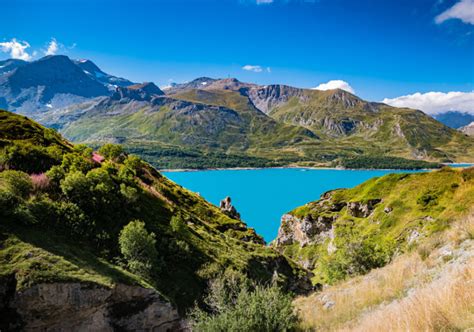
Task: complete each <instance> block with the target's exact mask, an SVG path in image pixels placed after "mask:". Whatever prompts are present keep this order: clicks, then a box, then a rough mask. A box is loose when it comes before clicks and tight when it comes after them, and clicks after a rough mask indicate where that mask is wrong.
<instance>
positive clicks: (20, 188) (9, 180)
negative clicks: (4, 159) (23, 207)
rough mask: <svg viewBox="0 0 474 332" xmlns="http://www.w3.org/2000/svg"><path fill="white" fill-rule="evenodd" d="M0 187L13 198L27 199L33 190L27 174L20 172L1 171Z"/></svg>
mask: <svg viewBox="0 0 474 332" xmlns="http://www.w3.org/2000/svg"><path fill="white" fill-rule="evenodd" d="M0 185H3V187H5V189H6V190H8V191H9V192H11V193H12V194H13V195H15V196H19V197H22V198H27V197H28V195H29V194H30V193H31V191H32V190H33V184H32V182H31V178H30V176H29V175H28V174H26V173H23V172H21V171H12V170H9V171H3V172H1V173H0Z"/></svg>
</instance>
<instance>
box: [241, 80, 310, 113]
mask: <svg viewBox="0 0 474 332" xmlns="http://www.w3.org/2000/svg"><path fill="white" fill-rule="evenodd" d="M245 94H246V95H247V96H248V97H249V99H250V100H251V101H252V103H253V104H254V106H255V107H256V108H258V109H259V110H260V111H262V112H263V113H265V114H268V113H270V111H271V110H272V109H273V108H275V107H278V106H279V105H283V104H285V103H287V102H288V101H289V100H290V99H291V98H293V97H297V98H300V99H302V100H306V99H307V98H306V97H305V90H304V89H298V88H294V87H291V86H287V85H278V84H273V85H267V86H263V87H262V86H259V87H254V88H251V89H248V90H246V91H245Z"/></svg>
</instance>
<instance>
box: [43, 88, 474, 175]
mask: <svg viewBox="0 0 474 332" xmlns="http://www.w3.org/2000/svg"><path fill="white" fill-rule="evenodd" d="M234 83H235V84H237V86H239V84H240V85H242V87H243V88H242V89H240V90H239V89H238V88H235V90H232V89H222V88H216V89H214V88H213V89H211V88H206V89H204V90H202V89H191V90H187V91H181V92H178V93H176V94H173V95H170V96H166V97H162V98H161V99H160V102H159V103H152V102H149V103H140V104H137V105H136V107H137V108H136V109H135V111H134V112H130V111H129V110H130V109H131V108H133V107H135V106H134V104H133V103H134V102H135V101H133V100H127V102H123V101H118V100H115V99H113V98H111V99H108V100H107V102H100V103H96V104H94V103H91V102H87V103H85V104H83V105H79V106H75V108H74V109H72V110H67V111H65V112H66V113H65V114H64V117H63V118H64V119H73V120H69V121H67V122H66V123H64V124H61V126H62V127H61V131H62V133H63V134H64V135H65V136H66V137H68V138H70V139H71V140H73V141H76V142H84V143H87V144H90V145H102V144H103V143H104V142H110V141H111V140H112V141H117V142H120V143H121V144H123V146H124V147H125V149H126V150H127V151H129V152H132V153H136V154H138V155H140V156H141V157H143V158H144V159H145V160H147V161H149V162H151V163H153V165H154V166H156V167H159V168H197V169H199V168H214V167H215V168H223V167H268V166H286V165H300V166H305V165H306V166H308V163H310V164H311V165H317V166H318V165H320V166H331V165H337V164H335V161H336V160H340V165H341V166H343V167H348V168H361V167H365V168H395V167H399V168H404V169H408V168H434V167H436V166H435V165H434V164H428V163H422V162H419V160H420V159H422V160H425V161H429V162H449V161H464V162H469V161H472V160H474V152H472V151H474V139H473V138H470V137H467V136H466V135H462V134H461V133H459V132H457V131H456V130H454V129H450V128H448V127H446V126H444V125H442V124H441V123H439V122H437V121H435V120H434V119H432V118H431V117H430V116H428V115H425V114H423V113H422V112H420V111H416V110H411V109H400V108H394V107H390V106H388V105H383V104H377V103H369V102H366V101H364V100H361V99H360V98H358V97H356V96H354V95H351V94H350V93H348V92H345V91H342V90H330V91H317V90H303V89H294V90H296V91H297V94H298V95H299V96H300V97H291V95H288V96H286V97H287V98H288V100H287V101H280V102H279V104H275V105H274V106H273V108H271V109H270V110H269V114H268V115H266V114H264V113H262V112H261V111H260V110H259V109H257V107H256V106H255V105H256V104H255V103H254V102H255V101H253V100H252V98H251V97H249V95H248V94H247V92H246V91H247V89H248V88H245V86H246V85H245V84H243V83H240V82H234ZM262 89H265V88H262ZM262 98H263V97H262ZM269 98H271V97H269ZM282 100H284V98H283V99H282ZM261 102H262V103H263V104H265V101H261ZM82 109H87V110H88V111H87V112H82ZM110 109H113V110H114V112H113V116H112V115H111V113H110V112H109V110H110ZM188 110H189V111H188ZM56 118H57V116H55V117H53V119H50V120H48V119H44V121H45V122H46V123H49V124H50V125H52V126H55V125H57V123H55V122H54V121H55V119H56ZM372 156H377V158H374V157H372ZM380 156H383V157H380ZM379 157H380V158H379ZM392 157H394V158H392ZM398 158H404V159H406V160H403V159H398ZM407 160H411V161H410V162H409V161H407Z"/></svg>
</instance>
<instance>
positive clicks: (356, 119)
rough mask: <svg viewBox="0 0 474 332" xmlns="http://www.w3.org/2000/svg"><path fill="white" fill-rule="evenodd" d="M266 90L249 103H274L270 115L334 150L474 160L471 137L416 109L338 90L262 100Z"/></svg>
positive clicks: (405, 156) (433, 158)
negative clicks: (352, 149) (374, 100)
mask: <svg viewBox="0 0 474 332" xmlns="http://www.w3.org/2000/svg"><path fill="white" fill-rule="evenodd" d="M265 89H270V87H266V88H265ZM267 93H268V92H265V90H262V91H260V92H259V93H253V95H254V96H262V97H261V98H257V99H256V100H254V103H257V104H258V103H270V105H274V104H275V103H276V104H275V105H274V107H273V108H272V109H271V110H270V111H269V114H270V116H271V117H273V118H274V119H276V120H278V121H282V122H285V123H291V124H294V125H299V126H303V127H306V128H308V129H310V130H311V131H313V132H314V133H315V134H316V135H318V136H320V137H321V138H322V139H325V140H327V141H328V144H329V145H331V144H332V145H333V146H334V148H337V147H344V148H346V149H347V148H349V147H354V148H358V149H360V150H361V151H363V153H365V154H367V153H371V154H374V155H392V156H399V157H404V158H409V159H425V160H456V159H463V158H464V159H465V160H472V158H474V141H473V140H472V139H469V138H466V137H464V136H462V135H460V134H459V133H458V132H457V131H455V130H454V129H451V128H448V127H446V126H444V125H442V124H441V123H439V122H437V121H435V120H434V119H433V118H431V117H430V116H428V115H426V114H424V113H423V112H421V111H417V110H411V109H402V108H395V107H390V106H388V105H385V104H379V103H370V102H366V101H364V100H362V99H360V98H358V97H356V96H354V95H352V94H350V93H349V92H346V91H343V90H328V91H318V90H304V91H300V92H299V93H297V92H296V91H291V94H290V96H291V97H290V98H289V99H288V101H287V102H285V101H284V98H281V96H280V97H279V98H277V99H275V98H273V97H270V99H269V100H268V101H266V99H265V98H263V96H265V95H267ZM282 99H283V100H282ZM272 103H273V104H272Z"/></svg>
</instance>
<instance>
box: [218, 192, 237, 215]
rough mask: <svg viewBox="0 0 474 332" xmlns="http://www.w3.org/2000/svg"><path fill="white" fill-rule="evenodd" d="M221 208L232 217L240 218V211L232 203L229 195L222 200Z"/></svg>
mask: <svg viewBox="0 0 474 332" xmlns="http://www.w3.org/2000/svg"><path fill="white" fill-rule="evenodd" d="M219 208H220V209H221V211H222V212H224V213H225V214H227V215H228V216H229V217H231V218H232V219H238V220H240V213H238V212H237V210H236V209H235V207H234V206H233V205H232V200H231V198H230V197H229V196H227V197H226V198H224V199H223V200H222V201H221V203H220V206H219Z"/></svg>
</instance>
